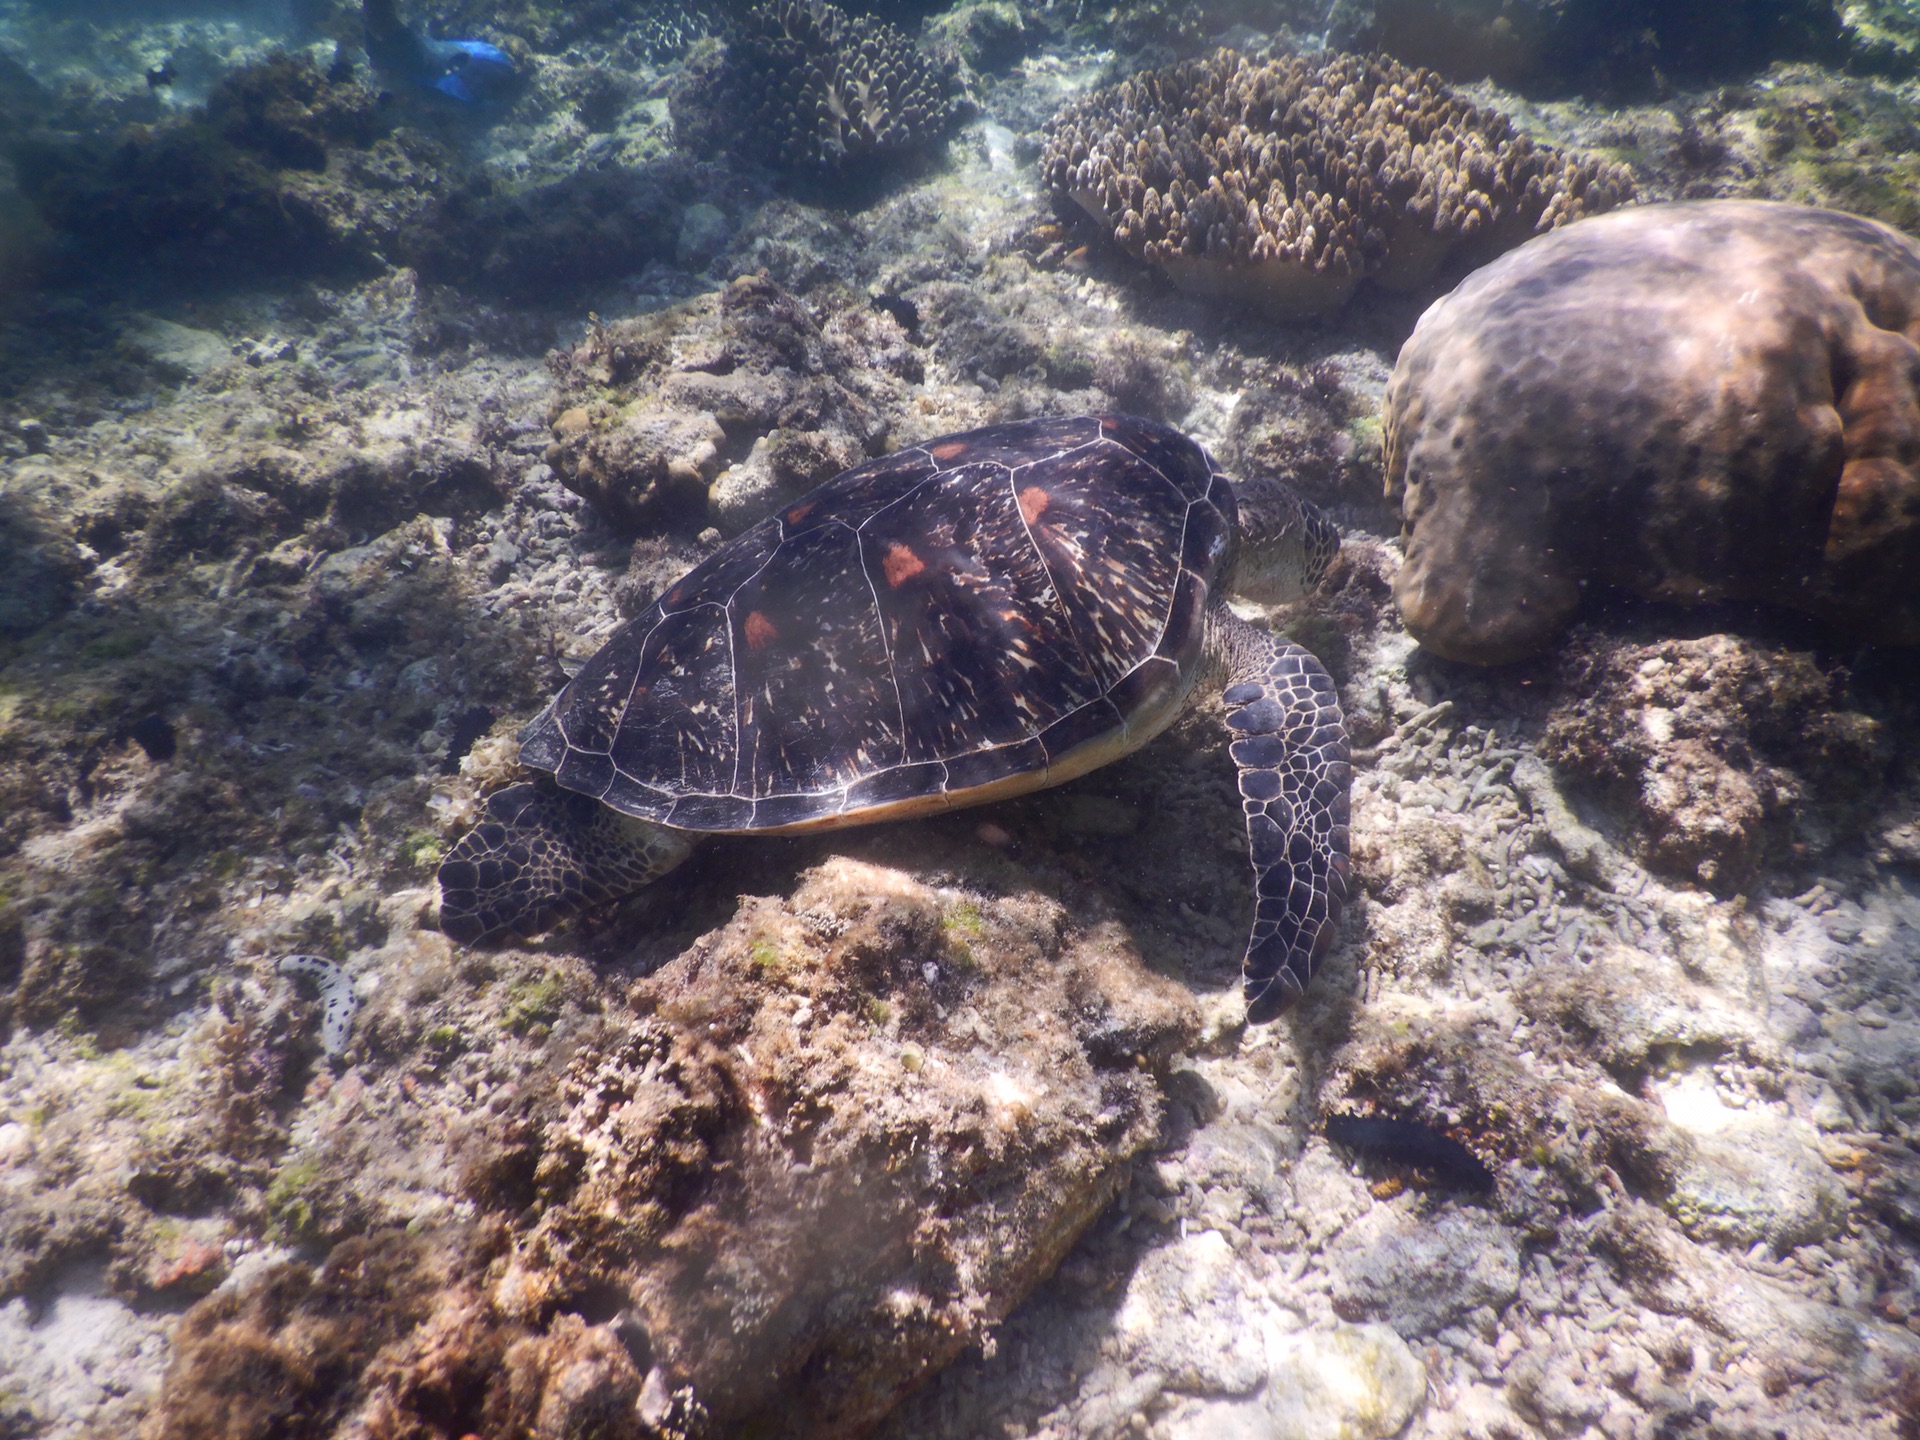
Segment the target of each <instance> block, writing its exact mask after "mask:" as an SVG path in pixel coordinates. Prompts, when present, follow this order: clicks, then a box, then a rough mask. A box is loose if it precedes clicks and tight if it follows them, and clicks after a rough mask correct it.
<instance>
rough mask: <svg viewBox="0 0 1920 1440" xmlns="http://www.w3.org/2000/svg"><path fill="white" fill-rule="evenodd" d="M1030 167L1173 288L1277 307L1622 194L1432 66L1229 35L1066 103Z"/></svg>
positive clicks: (1394, 275) (1485, 243)
mask: <svg viewBox="0 0 1920 1440" xmlns="http://www.w3.org/2000/svg"><path fill="white" fill-rule="evenodd" d="M1041 173H1042V176H1043V178H1044V180H1045V183H1046V184H1047V186H1048V188H1049V189H1050V190H1051V191H1052V192H1053V194H1054V197H1055V200H1056V203H1057V204H1059V205H1065V204H1067V203H1069V202H1072V203H1075V204H1078V205H1079V207H1080V208H1081V209H1083V210H1085V211H1086V213H1087V214H1089V215H1091V216H1093V217H1094V218H1095V219H1096V220H1098V221H1099V222H1100V223H1101V224H1103V225H1105V226H1108V227H1110V228H1111V232H1112V236H1113V239H1114V240H1115V242H1117V243H1118V244H1119V245H1120V246H1121V247H1122V248H1123V249H1125V250H1126V251H1127V252H1128V253H1129V254H1132V255H1134V256H1136V257H1138V258H1139V259H1142V260H1147V261H1150V262H1152V263H1153V264H1155V265H1158V266H1159V267H1160V268H1161V269H1163V270H1165V271H1166V272H1167V274H1168V275H1169V276H1170V277H1171V278H1172V280H1173V281H1174V283H1175V284H1176V285H1179V286H1180V287H1182V288H1183V289H1187V290H1191V291H1194V292H1195V293H1197V294H1202V295H1214V296H1219V297H1222V298H1233V299H1238V300H1242V301H1246V302H1250V303H1253V304H1256V305H1258V306H1260V307H1261V308H1262V309H1264V310H1266V311H1267V312H1269V313H1271V314H1273V315H1275V316H1279V317H1294V316H1300V315H1310V314H1315V313H1319V312H1323V311H1327V310H1333V309H1337V308H1338V307H1339V306H1341V305H1342V304H1344V303H1345V302H1346V300H1347V298H1348V297H1349V296H1350V295H1351V294H1352V293H1353V289H1354V286H1355V285H1357V284H1358V283H1359V282H1360V281H1361V280H1368V279H1370V280H1372V281H1374V282H1375V283H1377V284H1379V285H1382V286H1385V287H1388V288H1391V289H1401V290H1418V289H1420V288H1421V287H1423V286H1424V285H1426V284H1427V283H1428V282H1429V281H1430V279H1431V278H1432V276H1433V274H1434V272H1435V271H1436V270H1437V269H1438V268H1439V266H1440V264H1441V263H1442V261H1443V260H1444V259H1446V258H1447V257H1448V255H1449V252H1453V251H1456V250H1457V251H1459V252H1461V253H1462V254H1463V255H1464V256H1472V257H1479V258H1487V257H1490V256H1492V255H1495V254H1498V253H1499V252H1500V251H1501V250H1503V249H1505V248H1507V247H1508V246H1511V245H1515V244H1518V243H1519V242H1520V241H1522V240H1524V239H1526V238H1527V237H1528V236H1530V235H1533V234H1536V233H1537V232H1540V231H1543V230H1549V229H1551V228H1553V227H1554V226H1556V225H1560V224H1564V223H1565V222H1567V221H1569V220H1576V219H1578V218H1579V217H1580V216H1582V215H1585V214H1591V213H1596V212H1598V211H1602V210H1608V209H1611V208H1612V207H1613V206H1615V205H1618V204H1620V203H1622V202H1623V201H1625V200H1627V199H1628V198H1630V197H1631V196H1632V194H1633V180H1632V177H1631V176H1630V175H1629V174H1628V172H1627V171H1626V170H1625V169H1624V167H1621V166H1619V165H1612V164H1608V163H1605V162H1602V161H1599V160H1592V159H1570V158H1567V157H1563V156H1561V155H1559V154H1557V153H1555V152H1554V151H1552V150H1550V149H1548V148H1546V147H1544V146H1536V145H1535V144H1533V143H1532V142H1531V141H1530V140H1528V139H1527V138H1526V137H1525V136H1522V135H1518V134H1516V133H1515V132H1514V130H1513V128H1512V126H1511V124H1509V122H1508V121H1507V120H1506V119H1505V117H1503V116H1500V115H1498V114H1495V113H1494V112H1492V111H1487V110H1482V109H1480V108H1479V107H1477V106H1474V105H1472V104H1470V103H1468V102H1467V101H1465V100H1462V99H1460V98H1459V97H1457V96H1455V95H1453V94H1452V93H1451V92H1449V91H1448V90H1446V89H1445V88H1444V87H1443V86H1441V85H1440V84H1439V82H1438V81H1437V80H1436V79H1435V77H1434V76H1433V75H1432V74H1431V72H1425V71H1416V70H1409V69H1407V68H1405V67H1404V66H1402V65H1399V64H1397V63H1396V62H1394V61H1392V60H1388V59H1363V58H1360V57H1358V56H1350V55H1342V56H1335V57H1333V58H1331V59H1328V60H1324V61H1310V60H1305V59H1300V58H1292V57H1290V58H1286V59H1279V60H1269V61H1266V62H1256V61H1253V60H1250V59H1248V58H1247V57H1246V56H1244V55H1241V54H1239V53H1238V52H1236V51H1231V50H1220V51H1216V52H1215V53H1214V55H1213V56H1212V57H1211V58H1209V59H1206V60H1191V61H1187V62H1186V63H1184V64H1181V65H1176V66H1174V67H1172V68H1171V69H1168V70H1160V71H1153V72H1150V73H1148V74H1145V75H1139V76H1135V77H1134V78H1133V79H1131V80H1125V81H1122V82H1121V83H1120V84H1119V85H1117V86H1114V87H1113V88H1111V89H1108V90H1102V91H1098V92H1096V93H1095V94H1093V95H1090V96H1087V97H1086V98H1084V99H1082V100H1078V101H1075V102H1074V103H1073V104H1072V105H1069V106H1068V107H1067V108H1066V110H1064V111H1063V112H1062V113H1061V114H1060V115H1059V116H1058V117H1057V118H1056V119H1055V120H1054V121H1053V122H1052V123H1051V124H1049V126H1048V127H1047V146H1046V150H1045V152H1044V154H1043V155H1042V157H1041Z"/></svg>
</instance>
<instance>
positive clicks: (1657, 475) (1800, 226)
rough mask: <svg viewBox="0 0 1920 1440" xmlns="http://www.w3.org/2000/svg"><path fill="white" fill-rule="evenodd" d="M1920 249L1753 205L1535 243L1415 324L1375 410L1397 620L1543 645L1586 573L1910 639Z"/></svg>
mask: <svg viewBox="0 0 1920 1440" xmlns="http://www.w3.org/2000/svg"><path fill="white" fill-rule="evenodd" d="M1916 340H1920V244H1916V243H1915V242H1914V241H1912V240H1910V239H1908V238H1907V237H1906V236H1904V235H1902V234H1900V233H1899V232H1898V231H1895V230H1892V229H1889V228H1888V227H1887V226H1884V225H1880V224H1877V223H1875V222H1873V221H1871V220H1863V219H1861V218H1859V217H1857V216H1853V215H1843V214H1839V213H1837V212H1834V211H1827V210H1816V209H1811V208H1808V207H1805V206H1799V205H1783V204H1774V203H1768V202H1761V201H1744V200H1724V201H1711V200H1709V201H1697V202H1690V203H1684V204H1673V205H1655V206H1647V207H1644V208H1641V209H1635V210H1628V211H1623V212H1621V213H1619V214H1615V215H1606V216H1602V217H1600V218H1598V219H1593V220H1587V221H1583V222H1582V223H1580V224H1579V225H1575V226H1571V227H1569V228H1568V229H1566V230H1563V231H1560V232H1557V233H1555V234H1553V235H1548V236H1544V237H1542V238H1541V239H1538V240H1535V241H1533V242H1532V243H1530V244H1528V245H1525V246H1523V247H1521V248H1520V249H1518V250H1516V251H1514V252H1513V253H1512V254H1509V255H1506V256H1503V257H1502V258H1500V259H1499V260H1496V261H1495V262H1494V263H1493V264H1491V265H1489V266H1487V267H1486V268H1485V269H1483V270H1481V271H1479V272H1477V273H1476V274H1474V275H1472V276H1470V277H1469V278H1468V279H1467V280H1466V281H1465V283H1463V284H1462V285H1461V286H1460V287H1459V288H1458V289H1457V290H1455V291H1454V292H1453V293H1452V294H1451V295H1449V296H1447V297H1446V298H1445V299H1443V300H1441V301H1440V302H1438V303H1437V304H1435V305H1434V306H1433V307H1432V308H1431V309H1429V310H1428V311H1427V313H1426V314H1425V315H1424V316H1422V317H1421V320H1420V323H1419V324H1418V325H1417V326H1416V327H1415V328H1414V332H1413V335H1412V337H1411V338H1410V339H1409V340H1408V341H1407V343H1406V345H1405V346H1404V347H1403V348H1402V350H1401V352H1400V359H1399V362H1398V364H1397V365H1396V366H1395V367H1394V372H1393V378H1392V380H1391V381H1390V382H1389V385H1388V388H1387V398H1386V417H1385V424H1386V435H1387V489H1388V494H1389V496H1390V497H1395V496H1397V497H1398V498H1399V500H1400V503H1401V516H1402V534H1403V537H1404V540H1405V545H1406V563H1405V565H1404V566H1403V568H1402V569H1401V572H1400V575H1399V578H1398V579H1397V581H1396V582H1395V587H1394V591H1395V596H1396V598H1397V599H1398V600H1399V602H1400V609H1401V613H1402V614H1403V615H1404V616H1405V618H1406V623H1407V629H1408V630H1409V631H1411V632H1412V634H1413V635H1414V637H1415V638H1416V639H1418V640H1419V641H1420V642H1421V643H1422V644H1424V645H1426V646H1427V647H1428V648H1429V649H1431V650H1433V651H1434V652H1436V653H1438V654H1440V655H1443V656H1445V657H1447V658H1449V659H1455V660H1468V661H1475V662H1479V663H1482V664H1498V663H1502V662H1504V661H1508V660H1515V659H1520V658H1523V657H1525V656H1528V655H1531V654H1534V653H1536V652H1537V651H1539V650H1540V649H1542V648H1543V647H1544V646H1545V645H1546V644H1547V642H1548V641H1549V640H1550V639H1551V638H1552V637H1553V635H1554V634H1555V633H1557V632H1558V630H1559V629H1560V628H1561V626H1562V625H1563V624H1564V623H1565V622H1566V621H1567V620H1568V619H1569V618H1570V617H1571V616H1572V615H1573V613H1574V612H1575V610H1576V609H1577V608H1578V607H1579V604H1580V601H1581V597H1582V594H1583V593H1584V591H1585V590H1586V589H1587V588H1588V587H1589V586H1590V585H1592V584H1601V585H1608V586H1613V587H1616V588H1617V589H1620V590H1623V591H1626V592H1628V593H1630V594H1634V595H1639V596H1642V597H1645V598H1648V599H1653V600H1662V601H1673V602H1679V603H1683V604H1697V603H1705V602H1709V601H1717V600H1737V601H1759V602H1766V603H1772V604H1778V605H1783V606H1787V607H1790V608H1793V609H1797V610H1801V611H1805V612H1810V613H1812V614H1815V615H1819V616H1823V617H1825V618H1828V619H1830V620H1834V621H1838V622H1841V623H1843V624H1846V625H1848V626H1850V627H1851V628H1853V629H1855V630H1856V631H1858V632H1859V633H1860V634H1861V635H1862V636H1863V637H1864V638H1867V639H1872V640H1880V641H1890V642H1896V643H1914V642H1917V641H1920V469H1917V468H1916V467H1917V466H1920V349H1916V346H1915V342H1916Z"/></svg>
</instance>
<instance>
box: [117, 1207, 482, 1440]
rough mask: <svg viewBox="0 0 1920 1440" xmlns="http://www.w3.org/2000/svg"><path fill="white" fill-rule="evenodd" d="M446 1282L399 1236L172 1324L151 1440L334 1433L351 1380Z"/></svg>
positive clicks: (281, 1269)
mask: <svg viewBox="0 0 1920 1440" xmlns="http://www.w3.org/2000/svg"><path fill="white" fill-rule="evenodd" d="M444 1280H445V1277H444V1275H443V1274H442V1273H440V1270H439V1267H438V1266H437V1265H436V1264H434V1263H433V1262H432V1257H431V1256H430V1255H429V1254H428V1252H427V1249H426V1247H425V1246H424V1245H422V1244H420V1243H418V1242H416V1241H414V1240H411V1239H410V1238H408V1237H407V1236H405V1235H404V1234H401V1233H399V1232H397V1231H393V1232H387V1233H384V1234H381V1235H378V1236H374V1237H371V1238H368V1239H354V1240H348V1241H345V1242H343V1243H342V1244H340V1245H337V1246H335V1247H334V1249H333V1251H332V1253H331V1254H330V1255H329V1256H328V1257H327V1263H326V1264H325V1265H324V1266H323V1267H321V1268H320V1269H318V1270H315V1269H313V1268H312V1267H310V1266H307V1265H301V1264H284V1265H278V1266H275V1267H274V1268H273V1269H271V1270H269V1271H268V1272H267V1273H266V1275H265V1276H263V1277H262V1278H261V1279H260V1280H259V1281H257V1282H256V1283H254V1284H253V1285H251V1286H248V1287H246V1288H245V1289H243V1290H227V1291H223V1292H220V1293H218V1294H215V1295H212V1296H209V1297H208V1298H207V1299H205V1300H203V1301H201V1302H200V1303H199V1304H198V1305H196V1306H195V1307H194V1308H193V1309H192V1310H190V1311H189V1312H188V1313H187V1315H186V1317H185V1319H183V1320H182V1321H181V1324H180V1330H179V1332H178V1334H177V1335H176V1336H175V1339H174V1355H173V1363H172V1364H171V1365H170V1366H169V1367H168V1369H167V1378H166V1384H165V1386H164V1388H163V1390H162V1392H161V1398H160V1404H159V1407H158V1413H157V1414H156V1416H155V1418H154V1421H153V1423H152V1424H151V1426H150V1427H149V1429H148V1431H147V1434H148V1436H149V1437H150V1440H268V1437H282V1440H301V1437H309V1436H312V1437H318V1436H323V1435H328V1434H331V1433H333V1431H334V1429H335V1427H336V1426H337V1425H338V1424H339V1422H340V1421H341V1420H342V1419H343V1418H344V1416H345V1415H346V1413H347V1412H348V1411H349V1410H350V1409H351V1407H352V1403H353V1401H354V1400H355V1398H356V1396H357V1391H358V1388H359V1387H358V1386H357V1384H355V1383H354V1379H355V1376H356V1374H357V1372H358V1371H359V1370H360V1369H361V1368H362V1367H364V1366H365V1365H366V1363H367V1362H368V1361H369V1360H370V1359H371V1358H372V1357H373V1356H374V1355H375V1353H376V1352H378V1350H379V1349H380V1347H381V1346H382V1345H384V1344H386V1343H388V1342H389V1341H390V1340H391V1339H393V1338H394V1337H395V1336H396V1335H399V1334H403V1333H406V1332H407V1331H410V1330H412V1329H413V1327H415V1326H416V1325H418V1324H419V1323H420V1322H421V1321H422V1320H423V1319H425V1318H426V1316H427V1314H428V1313H429V1311H430V1309H431V1308H432V1301H433V1297H434V1296H435V1294H436V1292H437V1291H439V1289H440V1288H441V1287H442V1285H443V1284H444Z"/></svg>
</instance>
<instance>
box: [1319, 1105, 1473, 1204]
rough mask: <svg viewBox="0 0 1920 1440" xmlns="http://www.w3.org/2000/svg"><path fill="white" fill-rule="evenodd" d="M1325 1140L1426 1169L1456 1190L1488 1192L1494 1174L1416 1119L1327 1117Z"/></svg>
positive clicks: (1401, 1163)
mask: <svg viewBox="0 0 1920 1440" xmlns="http://www.w3.org/2000/svg"><path fill="white" fill-rule="evenodd" d="M1327 1138H1328V1139H1329V1140H1332V1141H1334V1142H1335V1143H1336V1144H1339V1145H1344V1146H1346V1147H1347V1148H1348V1149H1349V1150H1352V1151H1355V1152H1356V1153H1358V1154H1361V1155H1369V1156H1373V1157H1375V1158H1377V1159H1381V1160H1385V1161H1388V1162H1389V1163H1391V1164H1395V1165H1405V1166H1411V1167H1413V1168H1414V1169H1418V1170H1425V1171H1428V1172H1429V1173H1430V1174H1432V1175H1433V1176H1434V1177H1435V1178H1436V1179H1438V1180H1441V1181H1443V1182H1444V1183H1446V1184H1448V1185H1451V1186H1453V1187H1454V1188H1456V1189H1459V1190H1478V1191H1482V1192H1485V1191H1490V1190H1492V1189H1493V1188H1494V1182H1493V1172H1492V1171H1491V1170H1489V1169H1488V1168H1487V1167H1486V1165H1485V1164H1483V1163H1482V1162H1481V1159H1480V1157H1479V1156H1478V1155H1475V1154H1474V1153H1473V1152H1472V1151H1471V1150H1469V1149H1468V1148H1467V1147H1466V1146H1464V1145H1462V1144H1461V1143H1460V1142H1459V1141H1458V1140H1455V1139H1453V1138H1452V1137H1451V1136H1450V1135H1448V1134H1446V1133H1445V1132H1444V1131H1441V1130H1436V1129H1434V1128H1433V1127H1432V1126H1431V1125H1422V1124H1421V1123H1420V1122H1419V1121H1417V1120H1390V1119H1388V1118H1387V1117H1385V1116H1383V1115H1329V1116H1328V1117H1327Z"/></svg>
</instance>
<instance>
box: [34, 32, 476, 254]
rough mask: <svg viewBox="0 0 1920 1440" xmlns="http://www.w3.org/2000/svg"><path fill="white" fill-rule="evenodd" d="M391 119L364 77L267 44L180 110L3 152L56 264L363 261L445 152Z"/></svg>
mask: <svg viewBox="0 0 1920 1440" xmlns="http://www.w3.org/2000/svg"><path fill="white" fill-rule="evenodd" d="M395 118H396V117H395V116H394V115H393V113H392V112H391V110H390V109H389V108H388V107H386V106H383V105H382V103H381V101H380V98H379V96H378V94H377V93H376V91H375V90H374V89H372V88H371V87H370V86H368V85H367V84H365V83H364V82H363V81H361V80H358V79H355V78H353V77H351V76H345V77H340V76H335V75H332V74H329V73H328V72H326V71H323V70H321V69H320V68H319V67H318V66H316V65H315V64H314V63H313V62H312V61H311V60H308V59H305V58H294V57H290V56H276V57H274V58H272V59H269V60H265V61H262V62H260V63H259V64H257V65H252V66H248V67H246V68H244V69H242V70H240V71H238V72H237V73H235V74H233V75H230V76H228V77H226V78H225V79H223V80H222V81H221V82H220V84H219V85H218V86H216V87H215V88H214V90H213V91H212V93H211V94H210V95H209V96H208V99H207V103H206V105H205V106H204V107H202V108H201V109H200V110H198V111H190V112H188V113H187V114H186V115H185V116H183V117H181V118H179V119H173V120H169V121H167V122H165V123H162V124H159V125H155V126H138V127H129V128H127V129H126V130H125V131H122V132H119V133H115V132H113V131H108V132H106V133H99V134H89V133H85V132H83V133H81V134H79V135H73V134H65V133H61V132H58V131H50V130H41V129H38V128H35V129H32V130H29V131H27V132H26V133H24V134H23V135H21V136H20V137H19V138H17V139H15V140H13V141H12V142H11V143H10V145H9V147H8V148H9V151H10V154H11V159H12V161H13V165H14V168H15V170H16V172H17V174H18V178H19V185H20V190H21V193H22V194H23V195H24V196H25V197H26V198H27V199H28V200H29V201H31V202H32V204H33V205H34V207H35V208H36V209H37V211H38V213H39V215H40V217H41V219H42V220H43V221H44V223H45V224H46V225H47V226H48V227H49V228H50V229H51V230H52V231H53V232H54V233H55V235H57V236H58V237H59V238H60V241H61V247H60V256H61V260H60V268H61V269H62V270H63V271H64V272H65V273H67V274H69V275H75V274H78V275H85V274H87V273H91V272H94V271H98V270H107V271H110V272H119V271H124V270H126V269H129V268H137V269H158V270H160V271H162V272H164V273H169V274H175V275H179V274H185V275H188V276H194V277H200V278H210V277H218V278H220V279H222V280H231V279H233V278H234V277H235V276H237V275H247V274H256V275H257V274H260V273H263V272H265V273H286V272H290V271H291V272H301V271H320V272H323V273H324V272H326V271H329V270H331V271H340V270H343V269H344V270H349V271H351V270H355V269H360V270H364V269H366V268H368V267H370V266H372V265H373V264H375V263H376V259H377V256H378V254H379V251H380V248H381V246H382V244H383V242H385V241H387V240H389V239H391V237H393V236H394V235H395V234H396V233H397V232H398V231H399V229H400V228H401V227H402V226H403V225H404V224H405V223H406V222H407V221H408V220H409V219H411V218H413V216H414V215H415V214H416V213H417V211H418V209H419V208H421V207H423V206H424V205H425V204H426V203H427V202H428V201H429V200H430V199H431V197H432V195H433V193H434V192H435V191H436V190H437V189H438V188H439V187H440V186H441V185H442V184H443V183H444V182H443V179H442V175H443V172H444V171H446V170H447V169H449V168H451V167H452V166H453V164H454V162H453V160H452V157H451V155H449V154H448V153H447V152H446V151H445V150H444V148H443V147H441V146H440V145H438V144H437V143H435V142H433V141H431V140H430V139H428V138H426V137H425V136H421V135H417V134H411V133H409V134H404V135H401V134H395V133H394V125H395ZM370 182H371V183H370Z"/></svg>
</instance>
